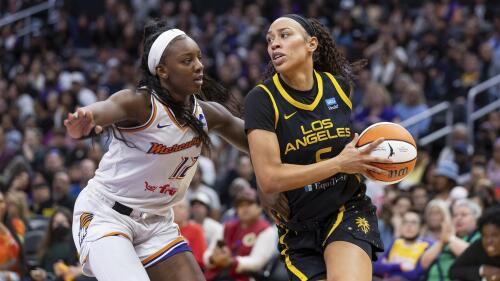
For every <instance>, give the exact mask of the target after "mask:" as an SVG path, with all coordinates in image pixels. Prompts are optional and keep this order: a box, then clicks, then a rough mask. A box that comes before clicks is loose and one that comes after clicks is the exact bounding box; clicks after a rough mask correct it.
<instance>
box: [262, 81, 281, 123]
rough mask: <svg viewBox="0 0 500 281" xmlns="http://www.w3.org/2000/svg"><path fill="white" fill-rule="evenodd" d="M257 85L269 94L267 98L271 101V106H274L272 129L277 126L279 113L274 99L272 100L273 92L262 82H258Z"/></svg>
mask: <svg viewBox="0 0 500 281" xmlns="http://www.w3.org/2000/svg"><path fill="white" fill-rule="evenodd" d="M257 86H259V87H261V88H262V89H264V91H265V92H266V93H267V94H268V95H269V98H270V99H271V102H272V103H273V108H274V129H276V128H277V127H278V117H279V116H280V115H279V110H278V106H277V105H276V101H275V100H274V97H273V94H271V91H269V89H268V88H267V87H266V86H264V85H263V84H259V85H257Z"/></svg>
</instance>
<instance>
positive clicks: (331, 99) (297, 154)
mask: <svg viewBox="0 0 500 281" xmlns="http://www.w3.org/2000/svg"><path fill="white" fill-rule="evenodd" d="M314 76H315V83H314V87H313V88H312V89H311V90H309V91H298V90H295V89H292V88H291V87H289V86H288V85H286V84H285V83H284V82H283V80H281V78H280V76H279V75H278V74H275V75H274V76H273V77H272V78H271V79H268V80H266V81H264V83H262V84H260V85H258V86H256V87H255V88H254V89H253V90H252V91H250V93H249V94H248V96H247V97H246V101H245V130H246V131H247V132H248V131H249V130H251V129H263V130H267V131H271V132H275V133H276V135H277V138H278V141H279V146H280V155H281V161H282V163H288V164H302V165H306V164H312V163H315V162H319V161H322V160H325V159H329V158H332V157H335V156H337V155H338V154H339V153H340V152H341V151H342V149H344V147H345V145H346V144H348V143H349V142H350V141H351V140H352V137H353V135H354V133H353V132H352V127H351V109H352V104H351V101H350V100H349V97H348V95H347V94H346V93H349V86H348V84H347V83H346V81H345V80H344V79H342V78H340V77H335V76H333V75H332V74H330V73H326V72H324V73H319V72H316V71H315V72H314ZM360 185H361V183H360V180H359V178H357V176H356V175H348V174H343V173H339V174H336V175H332V176H331V177H330V178H327V179H325V180H322V181H321V182H316V183H312V184H309V185H307V186H304V187H302V188H298V189H294V190H291V191H287V192H286V196H287V198H288V202H289V206H290V221H291V222H295V223H300V222H303V221H311V220H314V221H319V220H321V219H324V218H326V217H329V216H330V215H331V214H332V213H334V212H336V211H337V210H338V209H339V208H340V207H341V206H342V205H343V204H344V203H345V202H346V201H347V200H349V199H350V198H351V197H353V195H354V194H355V193H356V191H358V192H359V191H360V188H361V186H360ZM363 188H364V187H363Z"/></svg>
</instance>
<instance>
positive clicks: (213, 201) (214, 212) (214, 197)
mask: <svg viewBox="0 0 500 281" xmlns="http://www.w3.org/2000/svg"><path fill="white" fill-rule="evenodd" d="M202 178H203V174H202V171H201V169H199V168H198V169H196V172H195V174H194V176H193V179H192V180H191V184H190V185H189V189H188V190H187V191H186V199H187V200H188V201H191V199H192V198H194V197H195V196H196V195H198V194H200V193H203V194H205V195H207V196H208V198H209V205H210V214H208V215H209V216H210V217H212V218H214V219H216V220H217V219H219V217H220V212H221V206H220V200H219V195H218V194H217V192H215V190H213V189H212V188H210V187H208V186H206V185H204V184H203V183H202Z"/></svg>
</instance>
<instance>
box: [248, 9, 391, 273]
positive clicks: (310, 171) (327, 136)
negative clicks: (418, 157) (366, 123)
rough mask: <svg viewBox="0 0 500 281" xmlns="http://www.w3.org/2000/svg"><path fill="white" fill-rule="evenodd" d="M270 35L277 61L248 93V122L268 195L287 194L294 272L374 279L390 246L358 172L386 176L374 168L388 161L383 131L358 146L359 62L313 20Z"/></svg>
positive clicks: (285, 254)
mask: <svg viewBox="0 0 500 281" xmlns="http://www.w3.org/2000/svg"><path fill="white" fill-rule="evenodd" d="M266 38H267V51H268V54H269V56H270V58H271V63H270V64H269V68H268V71H267V79H266V80H265V81H264V82H263V83H262V84H260V85H258V86H256V87H255V88H254V89H253V90H251V91H250V93H249V94H248V96H247V97H246V101H245V129H246V132H247V135H248V143H249V145H250V154H251V157H252V161H253V165H254V169H255V173H256V176H257V182H258V183H259V185H260V188H261V189H262V192H263V193H265V194H279V193H284V195H285V197H286V199H287V201H288V207H289V216H288V217H286V215H283V214H281V216H279V220H280V223H279V225H278V226H279V247H280V253H281V258H282V259H283V261H284V263H285V265H286V267H287V269H288V273H289V277H290V279H291V280H301V281H302V280H324V279H327V280H353V281H354V280H356V281H360V280H371V277H372V263H371V261H372V260H374V259H375V258H376V253H377V252H379V251H382V250H383V244H382V241H381V240H380V234H379V231H378V226H377V217H376V215H375V206H374V205H373V204H372V203H371V200H370V198H368V197H367V196H366V195H365V191H366V186H365V185H364V183H363V182H362V178H361V176H359V174H366V173H367V171H369V170H371V171H374V172H377V173H387V172H385V171H383V170H381V169H379V168H377V167H374V166H373V165H370V162H378V161H381V162H386V163H387V160H386V159H384V158H379V157H373V156H370V153H371V151H373V150H374V149H375V148H376V147H377V146H378V145H379V144H380V143H381V142H382V141H383V139H382V138H380V139H378V140H377V141H375V142H373V143H371V144H370V145H369V146H367V148H366V149H365V150H358V149H356V148H355V144H356V142H357V140H358V136H357V135H356V136H354V137H353V135H354V133H353V132H352V126H351V120H350V117H351V110H352V104H351V101H350V99H349V96H350V93H351V87H350V84H351V81H352V76H353V68H356V65H354V67H353V66H352V65H351V64H349V63H348V62H347V61H346V59H344V58H343V57H342V55H341V54H340V52H339V51H338V50H337V48H336V47H335V44H334V42H333V39H332V38H331V37H330V34H329V32H328V30H326V29H325V28H324V27H322V26H321V25H320V23H319V22H318V21H316V20H308V19H305V18H303V17H301V16H299V15H295V14H292V15H286V16H283V17H281V18H278V19H277V20H275V21H274V22H273V23H272V24H271V26H270V27H269V30H268V31H267V35H266ZM360 66H361V65H360V64H358V67H360ZM266 197H270V196H269V195H267V196H266V195H265V196H264V197H263V198H264V199H266ZM271 197H272V196H271ZM277 205H279V204H277Z"/></svg>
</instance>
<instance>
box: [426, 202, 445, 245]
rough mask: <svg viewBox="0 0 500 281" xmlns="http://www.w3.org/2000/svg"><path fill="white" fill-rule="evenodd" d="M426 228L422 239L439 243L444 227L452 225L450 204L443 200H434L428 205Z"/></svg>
mask: <svg viewBox="0 0 500 281" xmlns="http://www.w3.org/2000/svg"><path fill="white" fill-rule="evenodd" d="M424 221H425V226H424V228H423V229H422V238H423V239H425V240H429V241H432V242H435V241H438V240H439V239H440V237H441V233H442V232H443V226H445V225H451V214H450V210H449V207H448V204H447V203H446V202H445V201H443V200H441V199H433V200H431V201H430V202H429V204H427V207H426V208H425V213H424Z"/></svg>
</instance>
